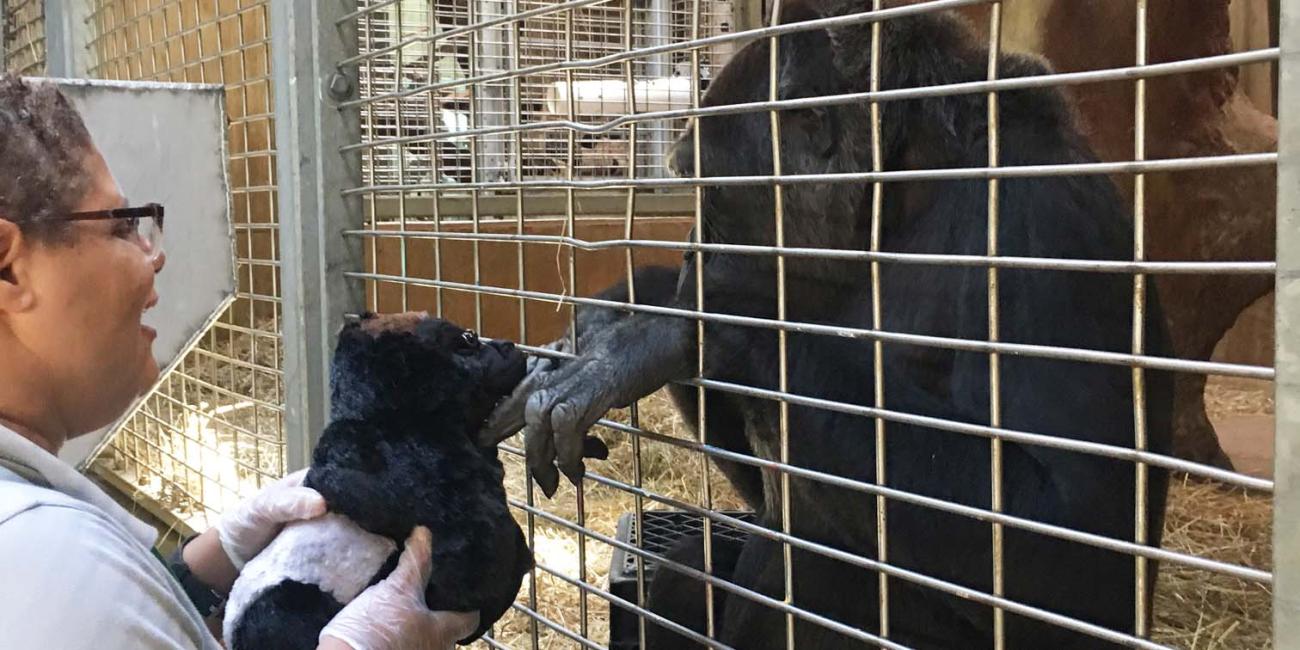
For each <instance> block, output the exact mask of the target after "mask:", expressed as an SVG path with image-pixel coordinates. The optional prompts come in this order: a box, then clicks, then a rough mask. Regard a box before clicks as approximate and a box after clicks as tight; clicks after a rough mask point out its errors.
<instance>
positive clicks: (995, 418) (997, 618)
mask: <svg viewBox="0 0 1300 650" xmlns="http://www.w3.org/2000/svg"><path fill="white" fill-rule="evenodd" d="M1001 55H1002V3H1001V2H1000V1H997V2H994V3H993V4H992V5H990V6H989V63H988V65H989V71H988V78H989V81H993V80H995V79H997V78H998V59H999V58H1000V57H1001ZM998 139H999V136H998V94H997V92H996V91H995V92H990V93H989V94H988V149H989V150H988V157H989V160H988V166H989V167H997V166H998V162H999V157H1000V156H999V153H1000V152H999V148H998ZM988 192H989V197H988V254H989V256H993V255H997V254H998V215H999V210H998V207H999V205H998V179H996V178H990V179H989V187H988ZM988 301H989V303H988V309H989V341H990V342H993V343H996V342H997V341H998V338H999V333H1000V330H1001V328H1000V326H999V322H998V321H999V318H1000V309H999V303H998V269H997V267H995V266H990V267H989V269H988ZM989 426H994V427H1000V426H1002V365H1001V357H999V355H998V354H997V353H996V352H994V353H990V354H989ZM989 444H990V449H989V464H990V465H989V474H990V481H989V483H990V486H991V489H992V494H990V495H989V500H990V507H991V509H992V510H993V512H1002V439H1001V438H992V439H990V441H989ZM1003 563H1004V558H1003V557H1002V524H1000V523H994V524H993V595H995V596H1002V595H1003ZM993 647H994V648H995V649H996V650H1002V648H1004V647H1006V616H1005V612H1004V611H1003V610H1002V608H1001V607H995V608H993Z"/></svg>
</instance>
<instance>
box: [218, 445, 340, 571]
mask: <svg viewBox="0 0 1300 650" xmlns="http://www.w3.org/2000/svg"><path fill="white" fill-rule="evenodd" d="M306 476H307V470H306V469H301V470H298V471H296V472H294V473H292V474H290V475H288V476H285V477H284V478H282V479H280V480H278V481H276V482H274V483H272V484H270V485H268V486H266V487H264V488H262V490H261V491H260V492H258V493H257V494H255V495H253V497H252V498H250V499H248V500H247V501H244V502H243V503H241V504H239V505H238V506H237V507H235V508H234V509H233V510H231V511H229V512H227V513H225V514H224V515H222V516H221V519H220V520H219V521H217V535H218V537H219V538H220V539H221V548H222V550H224V551H225V552H226V555H228V556H229V557H230V563H231V564H233V565H235V568H236V569H239V570H241V571H242V570H243V568H244V564H246V563H247V562H248V561H249V560H251V559H253V557H254V556H256V555H257V554H258V553H261V552H262V549H264V548H266V546H267V544H270V543H271V540H273V539H275V536H276V535H278V534H279V533H280V529H281V528H283V527H284V524H286V523H288V522H291V521H298V520H301V519H312V518H315V517H319V516H321V515H323V514H325V498H324V497H322V496H321V495H320V493H319V492H317V491H316V490H313V489H311V488H306V487H302V480H303V478H305V477H306Z"/></svg>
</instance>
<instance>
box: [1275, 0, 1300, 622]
mask: <svg viewBox="0 0 1300 650" xmlns="http://www.w3.org/2000/svg"><path fill="white" fill-rule="evenodd" d="M1278 25H1279V35H1278V43H1279V45H1280V47H1281V48H1282V57H1281V60H1280V61H1279V62H1278V67H1279V68H1280V70H1279V73H1278V80H1279V81H1278V104H1277V106H1278V114H1279V117H1280V119H1279V120H1278V127H1279V128H1278V131H1279V133H1278V135H1279V137H1278V144H1277V147H1278V175H1277V294H1276V296H1275V299H1276V303H1275V309H1276V314H1275V320H1274V322H1275V323H1276V335H1275V337H1276V338H1275V341H1276V346H1277V350H1276V355H1275V357H1274V358H1275V360H1276V361H1275V363H1276V366H1277V379H1276V382H1275V383H1274V390H1276V395H1275V403H1276V405H1277V407H1276V411H1277V427H1276V440H1275V441H1274V450H1275V451H1274V454H1275V456H1274V460H1273V472H1274V477H1275V481H1276V487H1275V488H1274V491H1273V576H1274V577H1273V647H1275V648H1295V647H1300V541H1297V540H1300V5H1297V4H1296V3H1294V2H1287V3H1283V5H1282V7H1281V19H1280V20H1279V21H1278Z"/></svg>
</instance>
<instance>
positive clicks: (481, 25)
mask: <svg viewBox="0 0 1300 650" xmlns="http://www.w3.org/2000/svg"><path fill="white" fill-rule="evenodd" d="M390 1H391V0H390ZM609 1H610V0H569V1H568V2H563V3H560V4H556V5H549V6H542V7H537V8H536V9H529V10H528V11H521V12H519V13H517V14H507V15H504V16H499V17H497V18H492V19H489V20H483V21H479V22H477V23H474V24H472V25H461V26H460V27H456V28H453V29H449V30H447V31H445V32H438V33H436V34H429V35H428V36H414V37H411V38H406V39H402V40H400V41H398V42H396V43H394V44H392V45H389V46H388V47H385V48H382V49H378V50H371V51H369V52H365V53H362V54H357V55H355V56H350V57H348V58H346V59H343V60H342V61H339V62H338V63H337V64H336V65H337V66H338V68H339V69H340V70H342V69H343V68H345V67H347V66H352V65H357V64H360V63H363V62H365V61H368V60H370V59H374V58H377V57H380V56H383V55H385V54H388V53H389V52H395V51H397V50H400V49H402V48H404V47H407V46H408V45H414V44H416V43H436V42H437V41H440V40H446V39H449V38H454V37H456V36H460V35H461V34H469V33H473V32H478V31H483V30H485V29H487V28H489V27H496V26H498V25H504V24H506V23H516V22H519V21H522V20H527V19H529V18H536V17H538V16H545V15H547V14H553V13H559V12H562V11H569V10H571V9H578V8H581V7H586V6H589V5H597V4H604V3H606V2H609ZM373 8H374V7H367V8H366V10H370V9H373ZM353 13H354V14H358V15H359V14H360V13H362V11H356V12H353ZM351 17H355V16H351ZM339 22H340V23H342V22H344V21H342V20H340V21H339ZM399 31H400V26H399Z"/></svg>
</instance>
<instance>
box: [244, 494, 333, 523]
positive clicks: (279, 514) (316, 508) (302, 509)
mask: <svg viewBox="0 0 1300 650" xmlns="http://www.w3.org/2000/svg"><path fill="white" fill-rule="evenodd" d="M259 506H261V507H260V508H259V510H260V511H261V512H260V514H261V517H262V519H263V521H265V522H266V523H269V524H283V523H286V522H290V521H299V520H302V519H314V518H316V517H319V516H321V515H323V514H325V509H326V506H325V497H323V496H321V494H320V492H317V491H316V490H313V489H311V488H306V487H291V488H285V489H282V490H274V491H269V492H266V496H265V497H264V498H263V499H262V503H260V504H259Z"/></svg>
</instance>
